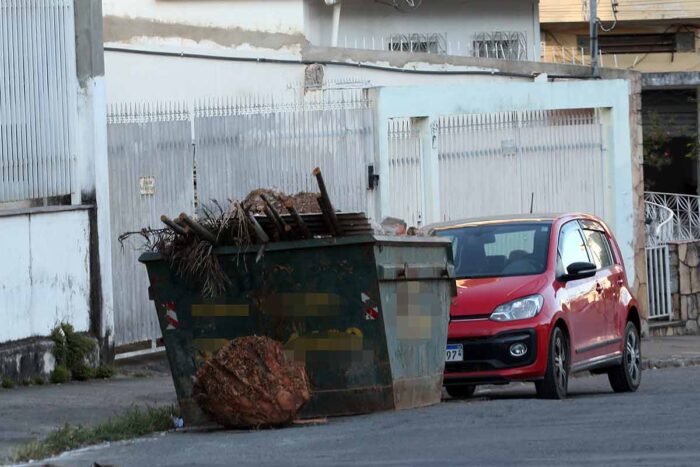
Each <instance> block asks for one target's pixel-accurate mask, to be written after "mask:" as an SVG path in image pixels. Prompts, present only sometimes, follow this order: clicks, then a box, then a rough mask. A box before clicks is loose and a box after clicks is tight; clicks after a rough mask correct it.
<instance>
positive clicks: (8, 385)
mask: <svg viewBox="0 0 700 467" xmlns="http://www.w3.org/2000/svg"><path fill="white" fill-rule="evenodd" d="M0 385H1V386H2V387H3V388H5V389H12V388H14V387H15V382H14V380H11V379H10V378H3V379H2V384H0Z"/></svg>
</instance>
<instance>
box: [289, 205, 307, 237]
mask: <svg viewBox="0 0 700 467" xmlns="http://www.w3.org/2000/svg"><path fill="white" fill-rule="evenodd" d="M284 207H285V209H286V210H287V211H289V215H290V216H291V218H292V219H294V223H295V224H296V226H297V229H299V232H301V236H302V238H311V232H309V228H308V227H307V226H306V223H305V222H304V219H302V218H301V216H300V215H299V213H298V212H297V210H296V209H295V208H294V201H292V199H291V198H289V199H287V200H286V201H285V202H284Z"/></svg>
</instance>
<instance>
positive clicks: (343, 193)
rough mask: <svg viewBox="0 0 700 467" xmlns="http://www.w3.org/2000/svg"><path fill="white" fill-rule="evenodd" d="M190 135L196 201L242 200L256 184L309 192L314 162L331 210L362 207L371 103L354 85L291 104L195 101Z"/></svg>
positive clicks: (368, 158)
mask: <svg viewBox="0 0 700 467" xmlns="http://www.w3.org/2000/svg"><path fill="white" fill-rule="evenodd" d="M194 134H195V138H196V159H197V180H198V181H201V183H199V184H198V186H197V196H198V199H199V201H200V202H203V203H207V202H210V201H211V200H218V201H225V200H226V199H229V198H230V199H242V198H243V197H245V196H246V195H247V194H248V193H249V192H250V191H251V190H254V189H257V188H260V187H274V188H276V189H279V190H281V191H283V192H285V193H288V194H294V193H297V192H300V191H307V192H312V191H315V190H316V185H315V181H314V179H313V178H312V177H311V171H312V170H313V168H314V167H321V169H322V170H323V173H324V175H325V177H326V178H327V179H328V180H329V184H328V189H329V191H330V195H331V197H332V199H333V201H334V204H335V205H336V207H337V208H338V209H341V210H344V211H364V210H366V209H367V190H366V177H367V175H366V173H367V168H366V167H367V164H368V163H369V162H370V161H371V157H372V154H373V141H372V110H371V108H370V106H369V101H368V100H367V98H366V97H365V96H364V92H363V91H362V90H348V91H335V92H325V93H322V94H319V97H317V98H315V99H314V98H313V97H309V96H307V97H306V99H305V100H304V101H302V102H292V103H275V102H274V101H272V100H270V99H265V100H246V101H244V102H233V101H224V102H209V103H202V104H199V105H197V106H196V108H195V118H194Z"/></svg>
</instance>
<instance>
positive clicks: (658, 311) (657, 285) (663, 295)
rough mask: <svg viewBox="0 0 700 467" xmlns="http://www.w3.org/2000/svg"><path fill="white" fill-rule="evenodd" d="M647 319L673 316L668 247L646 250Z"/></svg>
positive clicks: (648, 248) (655, 247) (662, 246)
mask: <svg viewBox="0 0 700 467" xmlns="http://www.w3.org/2000/svg"><path fill="white" fill-rule="evenodd" d="M646 259H647V282H648V297H649V319H654V318H668V319H671V318H672V316H673V305H672V301H671V271H670V258H669V251H668V245H661V246H652V247H647V248H646Z"/></svg>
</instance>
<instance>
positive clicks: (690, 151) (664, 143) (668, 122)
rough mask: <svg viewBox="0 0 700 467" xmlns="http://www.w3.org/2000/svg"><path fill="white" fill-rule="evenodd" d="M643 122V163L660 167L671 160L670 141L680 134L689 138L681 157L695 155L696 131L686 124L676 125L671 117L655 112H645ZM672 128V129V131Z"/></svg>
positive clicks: (693, 156)
mask: <svg viewBox="0 0 700 467" xmlns="http://www.w3.org/2000/svg"><path fill="white" fill-rule="evenodd" d="M644 118H645V122H644V141H643V143H644V164H645V165H647V166H650V167H655V168H657V169H660V168H662V167H665V166H667V165H669V164H671V162H673V155H672V154H671V143H672V141H673V139H674V138H675V137H678V136H680V135H682V136H684V137H686V138H690V139H691V141H692V142H691V143H688V144H687V145H686V147H685V150H684V152H683V154H682V156H683V157H685V158H688V159H694V158H695V157H697V149H698V145H697V139H698V135H697V132H696V131H693V130H692V129H690V128H688V127H687V126H683V125H678V124H677V123H676V120H675V118H673V117H662V116H661V115H659V114H658V113H657V112H649V113H647V114H645V117H644ZM672 130H673V131H672Z"/></svg>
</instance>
